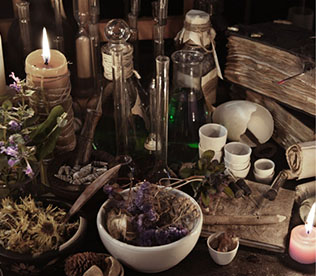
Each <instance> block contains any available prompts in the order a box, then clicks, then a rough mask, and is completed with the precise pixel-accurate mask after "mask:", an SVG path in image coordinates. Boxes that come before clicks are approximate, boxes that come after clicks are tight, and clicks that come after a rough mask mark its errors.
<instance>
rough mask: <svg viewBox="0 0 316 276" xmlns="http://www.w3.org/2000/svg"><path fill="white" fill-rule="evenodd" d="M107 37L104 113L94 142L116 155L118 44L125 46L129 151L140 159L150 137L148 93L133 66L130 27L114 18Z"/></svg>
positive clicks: (110, 23)
mask: <svg viewBox="0 0 316 276" xmlns="http://www.w3.org/2000/svg"><path fill="white" fill-rule="evenodd" d="M105 36H106V38H107V40H108V43H106V44H105V45H104V46H103V47H102V49H101V52H102V65H103V69H104V71H103V72H104V78H105V79H104V84H103V86H104V89H103V96H102V98H103V107H102V110H103V115H102V118H101V121H100V122H99V125H98V130H97V134H96V136H95V143H96V146H97V147H98V149H102V150H105V151H107V152H109V153H112V154H114V153H115V152H116V151H115V147H114V145H115V144H116V141H115V135H114V133H113V129H114V117H113V114H114V113H115V109H114V108H115V105H114V104H113V103H114V102H115V101H114V86H113V74H112V67H113V60H112V49H113V48H117V47H119V48H120V49H122V55H123V57H122V62H123V69H124V78H125V87H126V89H125V93H126V98H127V103H126V108H127V110H128V111H129V113H128V114H129V116H128V134H129V136H128V137H129V138H128V139H129V140H130V141H129V143H128V145H129V146H128V148H129V149H128V152H129V154H130V155H131V156H132V158H133V159H134V158H137V156H139V154H141V152H143V151H144V141H145V137H146V136H147V134H148V132H147V127H149V120H148V119H147V116H146V112H145V109H146V108H147V106H146V104H145V101H144V100H143V98H144V97H146V92H145V91H144V89H143V88H142V86H141V84H140V82H139V80H138V79H137V77H136V75H137V73H135V71H134V67H133V47H132V45H131V44H130V43H127V40H128V38H129V36H130V31H129V26H128V24H127V23H126V22H125V21H124V20H122V19H112V20H110V21H109V22H108V23H107V25H106V27H105Z"/></svg>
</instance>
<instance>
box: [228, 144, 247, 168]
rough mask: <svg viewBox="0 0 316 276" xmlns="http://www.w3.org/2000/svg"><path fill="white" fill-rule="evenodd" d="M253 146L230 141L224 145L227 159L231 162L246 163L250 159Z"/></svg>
mask: <svg viewBox="0 0 316 276" xmlns="http://www.w3.org/2000/svg"><path fill="white" fill-rule="evenodd" d="M251 152H252V150H251V147H249V146H248V145H246V144H244V143H241V142H230V143H227V144H226V145H225V146H224V154H225V159H226V161H227V162H229V163H245V162H247V161H249V160H250V155H251Z"/></svg>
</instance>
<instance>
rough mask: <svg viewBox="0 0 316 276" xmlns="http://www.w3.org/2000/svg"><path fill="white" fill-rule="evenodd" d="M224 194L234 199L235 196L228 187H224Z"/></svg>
mask: <svg viewBox="0 0 316 276" xmlns="http://www.w3.org/2000/svg"><path fill="white" fill-rule="evenodd" d="M224 193H225V194H226V195H227V196H229V197H230V198H234V197H235V195H234V192H233V191H232V189H231V188H229V187H228V186H225V188H224Z"/></svg>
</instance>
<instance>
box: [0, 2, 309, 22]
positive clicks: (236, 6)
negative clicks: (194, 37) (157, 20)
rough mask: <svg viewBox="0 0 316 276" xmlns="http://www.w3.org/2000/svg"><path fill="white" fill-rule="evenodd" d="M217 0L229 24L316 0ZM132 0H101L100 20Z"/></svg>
mask: <svg viewBox="0 0 316 276" xmlns="http://www.w3.org/2000/svg"><path fill="white" fill-rule="evenodd" d="M212 1H213V2H218V3H219V4H220V6H221V9H222V11H221V12H222V14H223V16H224V17H225V19H226V20H227V22H228V24H229V25H232V24H237V23H246V24H253V23H260V22H266V21H271V20H274V19H286V18H287V14H288V9H289V8H290V7H293V6H303V5H304V3H305V7H308V8H311V9H312V10H315V1H314V0H212ZM63 2H64V6H65V9H66V10H71V5H72V0H64V1H63ZM151 2H152V1H151V0H142V1H141V11H140V16H151ZM129 5H130V2H129V0H115V1H112V0H100V9H101V19H106V18H124V17H125V16H126V14H127V12H128V11H129ZM168 9H169V10H168V14H169V15H182V14H183V1H182V0H169V5H168ZM12 17H14V15H13V10H12V1H11V0H1V4H0V19H4V18H12Z"/></svg>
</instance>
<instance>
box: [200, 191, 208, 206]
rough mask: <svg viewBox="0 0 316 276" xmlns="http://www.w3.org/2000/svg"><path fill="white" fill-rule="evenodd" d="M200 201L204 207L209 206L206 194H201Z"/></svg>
mask: <svg viewBox="0 0 316 276" xmlns="http://www.w3.org/2000/svg"><path fill="white" fill-rule="evenodd" d="M201 199H202V203H203V205H204V207H208V206H209V205H210V197H209V195H208V194H207V193H201Z"/></svg>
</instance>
